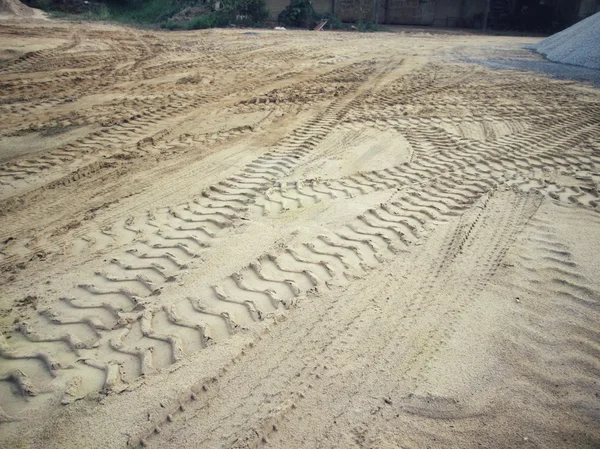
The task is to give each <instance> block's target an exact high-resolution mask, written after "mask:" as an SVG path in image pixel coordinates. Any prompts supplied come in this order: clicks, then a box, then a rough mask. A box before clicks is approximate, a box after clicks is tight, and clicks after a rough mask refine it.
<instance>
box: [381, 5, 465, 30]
mask: <svg viewBox="0 0 600 449" xmlns="http://www.w3.org/2000/svg"><path fill="white" fill-rule="evenodd" d="M455 1H456V0H455ZM458 1H460V0H458ZM435 7H436V0H388V1H387V2H386V12H385V18H384V22H385V23H390V24H406V25H431V24H432V23H433V18H434V14H435Z"/></svg>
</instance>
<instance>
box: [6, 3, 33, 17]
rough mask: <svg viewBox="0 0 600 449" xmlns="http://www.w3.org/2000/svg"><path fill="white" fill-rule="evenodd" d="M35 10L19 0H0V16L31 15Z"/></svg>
mask: <svg viewBox="0 0 600 449" xmlns="http://www.w3.org/2000/svg"><path fill="white" fill-rule="evenodd" d="M35 12H36V10H35V9H33V8H30V7H29V6H27V5H24V4H23V3H21V2H20V1H19V0H0V16H15V17H32V16H34V15H35Z"/></svg>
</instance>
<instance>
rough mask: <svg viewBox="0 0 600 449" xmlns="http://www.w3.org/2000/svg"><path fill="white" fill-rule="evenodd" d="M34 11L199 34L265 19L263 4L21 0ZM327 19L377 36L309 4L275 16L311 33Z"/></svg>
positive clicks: (368, 27) (297, 0) (303, 0)
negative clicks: (207, 29)
mask: <svg viewBox="0 0 600 449" xmlns="http://www.w3.org/2000/svg"><path fill="white" fill-rule="evenodd" d="M25 2H26V3H27V4H28V5H29V6H32V7H34V8H39V9H43V10H45V11H47V12H49V13H50V14H51V15H53V16H54V17H60V18H65V19H79V20H80V19H85V20H100V21H113V22H120V23H127V24H134V25H141V26H148V27H160V28H162V29H165V30H201V29H205V28H216V27H228V26H248V27H264V26H266V21H267V20H268V18H269V10H268V9H267V8H266V6H265V0H208V1H207V2H206V3H204V2H202V1H201V0H102V1H97V0H93V1H90V2H89V3H84V1H83V0H25ZM322 19H327V24H326V25H325V29H328V30H349V29H352V30H358V31H377V30H378V29H379V28H378V27H377V26H376V25H374V24H373V23H372V22H365V21H360V22H358V23H357V24H356V25H354V26H352V25H349V24H344V23H342V21H341V20H340V19H339V18H338V17H337V16H336V15H335V14H332V13H325V14H320V13H318V12H316V11H315V8H314V6H313V3H312V0H290V4H289V5H288V6H287V7H286V8H285V9H284V10H283V11H282V12H281V13H280V14H279V17H278V22H279V23H280V24H282V25H284V26H286V27H291V28H312V27H314V26H315V24H316V23H317V22H319V21H320V20H322Z"/></svg>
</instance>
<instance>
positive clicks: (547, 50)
mask: <svg viewBox="0 0 600 449" xmlns="http://www.w3.org/2000/svg"><path fill="white" fill-rule="evenodd" d="M532 48H533V49H534V50H535V51H537V52H538V53H540V54H542V55H544V56H545V57H546V58H548V59H549V60H551V61H555V62H561V63H563V64H572V65H578V66H583V67H588V68H591V69H600V12H599V13H596V14H594V15H593V16H590V17H588V18H587V19H585V20H582V21H581V22H578V23H576V24H575V25H573V26H572V27H569V28H567V29H566V30H563V31H561V32H560V33H556V34H554V35H552V36H550V37H549V38H547V39H544V40H543V41H541V42H540V43H538V44H537V45H535V46H534V47H532Z"/></svg>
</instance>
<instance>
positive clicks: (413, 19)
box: [266, 0, 600, 27]
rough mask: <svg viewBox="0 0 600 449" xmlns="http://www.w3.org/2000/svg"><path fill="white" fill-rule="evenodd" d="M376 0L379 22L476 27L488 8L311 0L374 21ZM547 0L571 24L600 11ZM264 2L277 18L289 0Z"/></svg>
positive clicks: (437, 0) (412, 0) (480, 4)
mask: <svg viewBox="0 0 600 449" xmlns="http://www.w3.org/2000/svg"><path fill="white" fill-rule="evenodd" d="M377 1H378V2H379V12H378V21H379V23H384V24H401V25H434V26H441V27H444V26H448V27H456V26H460V27H473V26H477V27H478V26H480V24H481V23H482V22H481V20H482V18H483V15H484V14H485V10H486V7H487V0H313V5H314V7H315V10H316V11H317V12H318V13H321V14H323V13H331V12H334V13H335V14H336V15H337V16H338V17H339V18H340V19H341V20H342V21H343V22H358V21H359V20H368V21H375V5H376V2H377ZM493 1H496V2H498V1H499V0H493ZM503 1H504V3H506V4H507V5H509V6H507V7H508V8H509V9H510V10H511V11H512V12H518V11H519V10H520V7H519V5H521V3H523V2H527V1H530V0H503ZM546 1H549V2H550V4H552V5H553V8H554V9H555V10H557V11H560V14H559V15H561V16H563V17H565V18H566V19H567V16H569V18H568V19H567V20H568V22H570V23H571V24H572V23H573V22H575V21H576V20H577V19H579V20H580V19H582V18H585V17H587V16H589V15H591V14H593V13H594V12H596V11H599V10H600V0H546ZM266 3H267V8H269V9H270V10H271V17H272V18H273V19H277V16H278V15H279V13H280V12H281V11H283V10H284V9H285V8H286V6H288V5H289V3H290V0H266ZM577 15H578V16H579V17H576V16H577ZM571 16H573V17H572V18H571Z"/></svg>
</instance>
